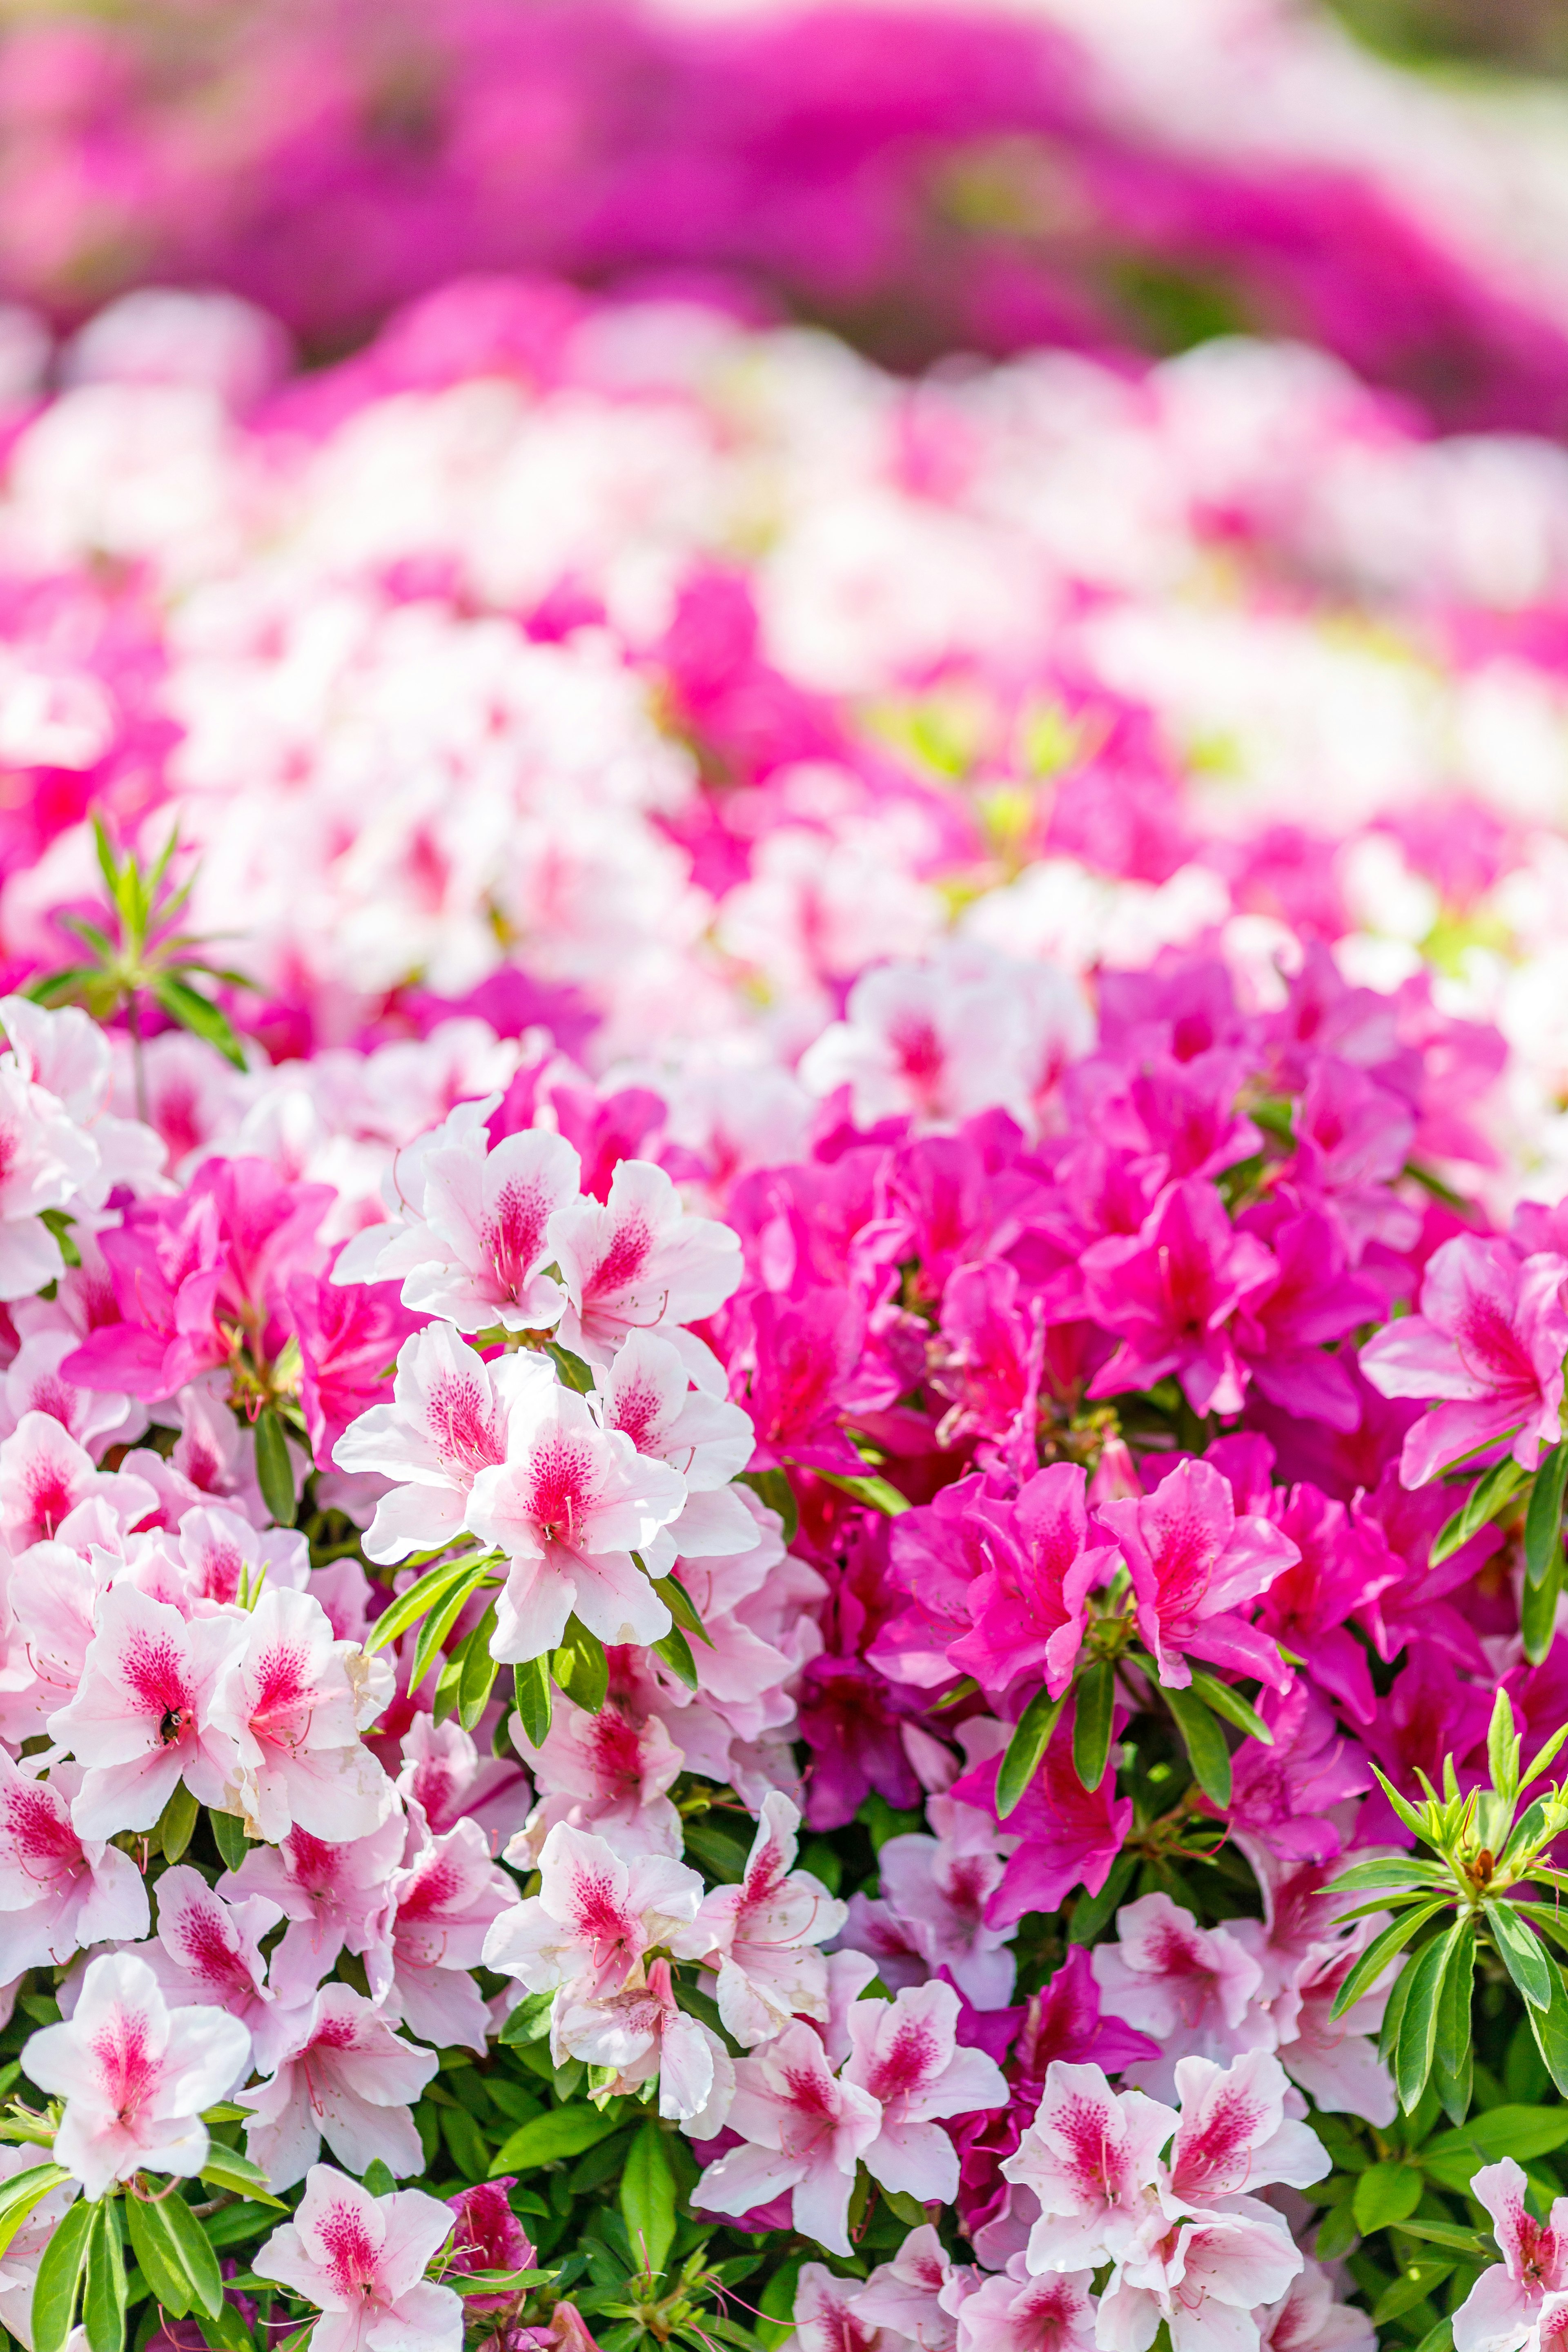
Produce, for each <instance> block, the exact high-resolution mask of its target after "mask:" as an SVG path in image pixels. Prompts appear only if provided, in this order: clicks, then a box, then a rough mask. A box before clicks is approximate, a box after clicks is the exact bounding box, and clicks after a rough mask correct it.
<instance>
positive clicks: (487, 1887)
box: [366, 1808, 516, 2053]
mask: <svg viewBox="0 0 1568 2352" xmlns="http://www.w3.org/2000/svg"><path fill="white" fill-rule="evenodd" d="M515 1893H516V1890H515V1888H514V1886H513V1884H512V1882H511V1880H510V1879H509V1878H508V1877H507V1875H506V1874H505V1872H504V1871H500V1870H498V1869H497V1868H496V1866H495V1864H494V1863H493V1862H492V1861H491V1860H490V1850H489V1843H488V1841H487V1839H486V1837H485V1833H484V1832H483V1830H481V1829H480V1828H479V1825H478V1823H477V1822H458V1823H457V1825H456V1827H455V1828H453V1829H449V1830H447V1831H446V1832H444V1833H443V1834H442V1835H441V1836H440V1837H438V1838H437V1837H432V1836H431V1834H430V1829H429V1825H428V1823H427V1822H426V1820H425V1817H424V1814H423V1813H422V1812H420V1811H418V1809H417V1808H414V1809H413V1810H411V1811H410V1813H409V1816H408V1843H407V1847H406V1849H405V1853H404V1858H403V1864H402V1867H401V1868H400V1869H398V1870H395V1872H394V1873H393V1874H392V1876H391V1878H390V1879H389V1881H388V1882H387V1888H386V1907H385V1910H384V1915H383V1917H382V1922H381V1926H380V1929H379V1932H378V1934H377V1937H376V1939H375V1941H374V1943H373V1944H372V1945H371V1946H370V1947H369V1948H368V1952H367V1958H366V1975H367V1977H368V1979H369V1982H370V1989H371V1994H372V1997H373V1999H374V2000H376V2001H377V2002H378V2003H379V2004H384V2007H385V2010H386V2014H387V2017H388V2019H389V2021H391V2022H392V2023H394V2024H397V2023H402V2024H404V2025H406V2026H407V2027H408V2029H409V2031H410V2032H414V2033H417V2034H418V2035H419V2036H420V2038H421V2040H422V2041H426V2042H437V2043H439V2044H440V2045H441V2046H442V2047H444V2048H446V2047H453V2046H456V2045H458V2044H459V2043H460V2044H461V2045H462V2046H463V2047H465V2048H467V2049H469V2050H478V2051H479V2052H480V2053H483V2051H484V2048H485V2042H486V2036H487V2033H488V2032H489V2026H490V2019H489V2011H488V2010H487V2009H486V2007H485V2004H484V2000H483V1998H482V1996H481V1994H480V1992H479V1986H478V1985H477V1984H476V1982H475V1981H474V1977H473V1970H474V1969H477V1968H478V1967H479V1958H480V1955H481V1953H482V1952H483V1950H484V1945H485V1937H486V1934H487V1932H488V1930H489V1925H490V1922H491V1921H492V1920H493V1919H496V1918H498V1917H499V1916H500V1914H501V1912H503V1911H505V1910H507V1909H508V1908H509V1907H510V1905H511V1903H512V1902H513V1901H514V1900H515Z"/></svg>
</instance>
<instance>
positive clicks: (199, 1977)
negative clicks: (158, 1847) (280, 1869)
mask: <svg viewBox="0 0 1568 2352" xmlns="http://www.w3.org/2000/svg"><path fill="white" fill-rule="evenodd" d="M282 1916H283V1915H282V1913H281V1912H280V1911H279V1907H278V1906H277V1904H276V1903H268V1900H267V1898H266V1896H265V1895H252V1896H250V1897H249V1899H248V1900H247V1901H245V1902H243V1903H226V1902H225V1901H224V1899H223V1896H222V1895H215V1894H214V1893H213V1891H212V1888H211V1887H210V1886H209V1885H207V1883H206V1880H205V1878H204V1877H203V1876H202V1874H201V1873H200V1871H197V1870H193V1869H192V1868H191V1865H190V1864H189V1863H184V1862H182V1863H178V1864H175V1866H174V1869H172V1870H165V1871H164V1873H163V1876H162V1877H161V1878H160V1879H159V1881H158V1940H157V1942H156V1943H155V1944H153V1945H151V1946H150V1947H149V1948H148V1949H147V1952H146V1956H145V1957H146V1961H147V1966H148V1967H149V1968H150V1969H152V1971H153V1975H154V1976H155V1977H156V1979H158V1983H159V1985H160V1986H161V1988H162V1990H163V1997H164V1999H165V2000H167V2001H168V2002H169V2004H170V2006H171V2007H172V2008H176V2009H187V2008H193V2007H205V2008H210V2009H222V2010H226V2011H227V2012H228V2014H229V2016H230V2017H237V2018H238V2019H239V2021H240V2023H241V2024H242V2025H243V2026H244V2027H245V2029H246V2031H247V2033H248V2034H249V2036H250V2044H251V2060H252V2062H253V2063H254V2064H255V2067H256V2070H257V2072H258V2074H270V2073H271V2071H272V2069H273V2067H274V2066H275V2065H276V2064H277V2063H278V2057H279V2052H280V2051H281V2050H282V2048H283V2045H284V2043H285V2042H286V2041H287V2040H288V2039H289V2035H290V2033H291V2032H293V2031H294V2030H295V2028H296V2027H297V2025H298V2022H299V2020H298V2018H297V2016H296V2015H295V2013H294V2011H293V2010H291V2009H290V2008H289V2007H286V2006H284V2005H283V2004H281V2003H280V2002H279V1999H278V1994H277V1991H276V1989H275V1988H272V1987H269V1986H268V1982H267V1962H266V1960H265V1959H264V1958H262V1954H261V1939H262V1937H264V1936H266V1935H268V1933H269V1932H270V1930H271V1929H272V1928H274V1927H276V1926H277V1925H278V1922H279V1919H280V1918H281V1917H282ZM248 2071H249V2068H248V2066H247V2069H246V2072H247V2073H248ZM243 2079H244V2077H243V2075H242V2076H241V2080H243ZM236 2087H237V2086H236Z"/></svg>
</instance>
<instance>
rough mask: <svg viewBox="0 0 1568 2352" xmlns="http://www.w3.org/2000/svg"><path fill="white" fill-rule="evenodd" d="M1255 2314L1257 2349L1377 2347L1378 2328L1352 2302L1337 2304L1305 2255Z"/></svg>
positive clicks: (1301, 2351) (1335, 2351)
mask: <svg viewBox="0 0 1568 2352" xmlns="http://www.w3.org/2000/svg"><path fill="white" fill-rule="evenodd" d="M1455 2316H1456V2322H1457V2320H1458V2314H1456V2315H1455ZM1255 2317H1256V2318H1257V2320H1258V2334H1259V2338H1260V2342H1261V2346H1262V2352H1376V2346H1377V2331H1376V2329H1375V2328H1374V2327H1373V2324H1372V2321H1371V2319H1370V2317H1369V2316H1368V2315H1367V2314H1366V2313H1365V2312H1364V2311H1359V2310H1358V2309H1357V2308H1356V2306H1355V2305H1354V2304H1352V2303H1336V2302H1335V2300H1334V2287H1333V2281H1332V2280H1331V2278H1330V2276H1329V2273H1328V2272H1327V2271H1326V2270H1324V2269H1322V2268H1321V2265H1320V2264H1319V2263H1314V2262H1311V2261H1310V2260H1309V2261H1306V2262H1304V2263H1302V2266H1301V2268H1300V2271H1299V2272H1298V2273H1297V2274H1296V2276H1295V2277H1294V2278H1293V2279H1292V2280H1291V2282H1290V2284H1289V2286H1288V2287H1287V2288H1286V2290H1285V2292H1284V2294H1282V2295H1281V2296H1280V2298H1279V2302H1278V2303H1272V2304H1267V2305H1265V2306H1264V2308H1263V2309H1262V2310H1261V2311H1259V2312H1258V2313H1256V2314H1255ZM1455 2341H1456V2343H1457V2342H1458V2326H1457V2325H1456V2329H1455Z"/></svg>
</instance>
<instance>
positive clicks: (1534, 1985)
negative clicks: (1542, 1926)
mask: <svg viewBox="0 0 1568 2352" xmlns="http://www.w3.org/2000/svg"><path fill="white" fill-rule="evenodd" d="M1481 1907H1482V1909H1483V1910H1484V1912H1485V1913H1486V1920H1487V1926H1488V1927H1489V1928H1490V1929H1491V1935H1492V1942H1493V1943H1494V1944H1495V1945H1496V1946H1497V1948H1498V1950H1499V1952H1500V1954H1501V1956H1502V1963H1503V1966H1504V1968H1506V1969H1507V1970H1508V1972H1509V1974H1510V1977H1511V1978H1512V1979H1513V1980H1514V1983H1515V1984H1516V1985H1517V1986H1518V1988H1519V1990H1520V1991H1521V1993H1522V1994H1523V1995H1524V1997H1525V2000H1527V2001H1528V2002H1529V2003H1530V2005H1531V2009H1550V2008H1551V2006H1552V1964H1551V1962H1550V1961H1549V1959H1548V1958H1547V1957H1546V1953H1545V1951H1544V1950H1543V1948H1542V1942H1541V1938H1540V1937H1539V1936H1537V1935H1534V1934H1532V1932H1531V1929H1530V1928H1529V1927H1526V1926H1525V1924H1524V1921H1523V1920H1522V1919H1519V1918H1516V1917H1515V1916H1514V1913H1513V1910H1512V1907H1511V1906H1510V1905H1509V1904H1507V1903H1500V1902H1499V1901H1498V1900H1497V1899H1496V1897H1495V1896H1489V1897H1488V1899H1487V1901H1486V1902H1485V1903H1484V1904H1483V1905H1482V1906H1481Z"/></svg>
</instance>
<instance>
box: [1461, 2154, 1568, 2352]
mask: <svg viewBox="0 0 1568 2352" xmlns="http://www.w3.org/2000/svg"><path fill="white" fill-rule="evenodd" d="M1527 2185H1528V2184H1527V2183H1526V2180H1525V2177H1524V2173H1523V2170H1522V2168H1521V2166H1519V2165H1517V2164H1516V2163H1515V2162H1514V2160H1513V2158H1512V2157H1511V2156H1508V2157H1504V2158H1503V2159H1502V2162H1501V2163H1500V2164H1485V2165H1483V2166H1482V2167H1481V2168H1480V2170H1479V2172H1478V2173H1476V2174H1475V2176H1474V2177H1473V2179H1471V2182H1470V2194H1471V2195H1472V2196H1473V2197H1474V2198H1475V2200H1476V2201H1477V2203H1478V2204H1479V2205H1483V2206H1484V2207H1485V2208H1486V2210H1487V2211H1488V2212H1489V2214H1490V2215H1491V2217H1492V2227H1493V2230H1494V2231H1495V2232H1496V2234H1497V2242H1498V2250H1499V2252H1500V2254H1501V2255H1502V2260H1501V2262H1500V2263H1493V2264H1492V2265H1491V2267H1490V2269H1489V2270H1485V2271H1483V2272H1482V2273H1481V2274H1480V2277H1479V2279H1478V2280H1477V2281H1476V2283H1475V2284H1474V2286H1473V2287H1472V2288H1471V2289H1470V2291H1469V2294H1468V2295H1467V2296H1466V2297H1465V2300H1464V2302H1463V2303H1462V2304H1461V2305H1460V2306H1459V2308H1458V2311H1457V2312H1456V2313H1455V2315H1454V2347H1455V2352H1519V2347H1521V2345H1523V2344H1525V2343H1527V2342H1528V2341H1529V2340H1530V2338H1531V2336H1533V2335H1534V2333H1535V2331H1536V2330H1537V2328H1539V2327H1540V2326H1541V2322H1542V2315H1543V2313H1544V2311H1545V2307H1546V2305H1547V2303H1548V2301H1549V2300H1550V2299H1551V2298H1552V2297H1553V2296H1559V2295H1563V2294H1568V2197H1558V2198H1555V2199H1554V2200H1552V2213H1551V2218H1550V2219H1549V2220H1548V2221H1537V2220H1536V2218H1535V2216H1534V2214H1533V2213H1531V2210H1530V2208H1529V2206H1528V2205H1527V2204H1526V2203H1525V2189H1526V2187H1527ZM1544 2340H1545V2338H1544V2331H1543V2332H1542V2341H1544Z"/></svg>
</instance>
